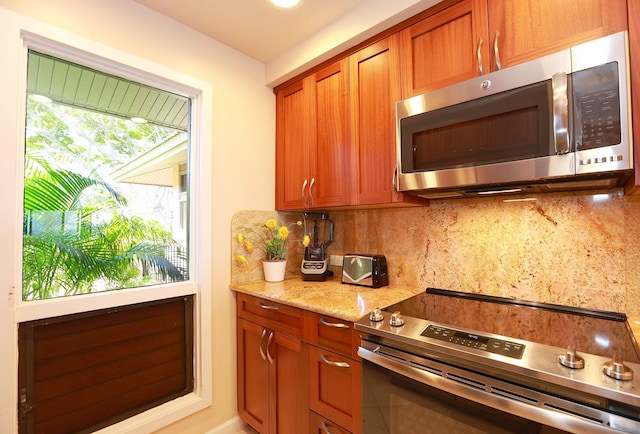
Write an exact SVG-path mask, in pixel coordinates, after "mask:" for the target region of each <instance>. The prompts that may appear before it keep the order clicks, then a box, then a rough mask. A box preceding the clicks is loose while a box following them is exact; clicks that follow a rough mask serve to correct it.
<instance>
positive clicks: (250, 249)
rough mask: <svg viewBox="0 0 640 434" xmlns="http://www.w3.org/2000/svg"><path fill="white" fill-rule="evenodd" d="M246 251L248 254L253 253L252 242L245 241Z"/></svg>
mask: <svg viewBox="0 0 640 434" xmlns="http://www.w3.org/2000/svg"><path fill="white" fill-rule="evenodd" d="M244 249H245V250H246V251H247V252H248V253H251V252H253V242H251V240H244Z"/></svg>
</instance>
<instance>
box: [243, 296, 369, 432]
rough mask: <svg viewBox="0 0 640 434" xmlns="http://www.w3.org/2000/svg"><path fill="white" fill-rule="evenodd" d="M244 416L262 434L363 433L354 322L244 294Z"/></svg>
mask: <svg viewBox="0 0 640 434" xmlns="http://www.w3.org/2000/svg"><path fill="white" fill-rule="evenodd" d="M236 313H237V344H238V414H239V415H240V417H241V418H242V419H243V420H244V421H245V422H247V423H248V424H249V425H251V426H252V427H253V428H254V429H255V430H256V431H258V432H259V433H260V434H289V433H295V434H300V433H307V432H312V433H319V434H327V433H330V434H336V433H338V434H342V433H350V434H360V432H361V431H362V428H361V427H362V421H361V418H362V409H361V402H362V398H361V393H362V392H361V383H362V379H361V375H362V374H361V372H362V363H361V362H360V360H359V359H358V356H357V346H358V343H359V339H358V335H357V332H356V331H355V330H354V329H353V323H350V322H348V321H342V320H339V319H337V318H332V317H327V316H320V315H318V314H315V313H313V312H309V311H306V310H302V309H297V308H294V307H291V306H287V305H283V304H281V303H276V302H272V301H270V300H266V299H262V298H259V297H253V296H249V295H247V294H241V293H239V294H238V295H237V312H236Z"/></svg>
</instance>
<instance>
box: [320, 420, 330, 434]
mask: <svg viewBox="0 0 640 434" xmlns="http://www.w3.org/2000/svg"><path fill="white" fill-rule="evenodd" d="M320 428H321V429H322V432H323V433H324V434H331V431H329V429H328V428H327V424H326V423H324V421H322V422H320Z"/></svg>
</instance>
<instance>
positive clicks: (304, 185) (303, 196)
mask: <svg viewBox="0 0 640 434" xmlns="http://www.w3.org/2000/svg"><path fill="white" fill-rule="evenodd" d="M305 188H307V180H306V179H305V180H304V182H303V183H302V193H301V194H302V203H303V204H304V206H305V207H306V206H307V196H305V194H304V189H305Z"/></svg>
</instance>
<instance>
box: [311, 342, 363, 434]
mask: <svg viewBox="0 0 640 434" xmlns="http://www.w3.org/2000/svg"><path fill="white" fill-rule="evenodd" d="M361 376H362V364H361V362H359V361H355V360H353V359H350V358H348V357H344V356H342V355H339V354H336V353H332V352H330V351H326V350H323V349H321V348H317V347H314V346H311V345H310V346H309V378H310V387H311V390H310V407H311V409H312V410H314V411H315V412H317V413H319V414H321V415H323V416H324V417H326V418H327V419H329V420H332V421H334V422H335V423H336V424H338V425H340V426H342V427H344V428H346V429H348V430H349V431H351V432H360V431H361V430H362V420H361V419H362V396H361V395H362V391H361V390H360V388H361V385H362V379H361Z"/></svg>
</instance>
